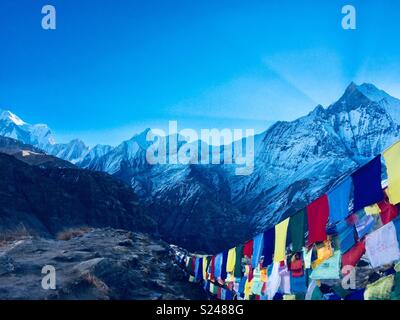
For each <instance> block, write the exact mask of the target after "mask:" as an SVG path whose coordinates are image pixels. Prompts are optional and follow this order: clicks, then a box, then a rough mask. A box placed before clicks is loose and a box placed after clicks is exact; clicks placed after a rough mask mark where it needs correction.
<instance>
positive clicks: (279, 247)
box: [274, 218, 289, 262]
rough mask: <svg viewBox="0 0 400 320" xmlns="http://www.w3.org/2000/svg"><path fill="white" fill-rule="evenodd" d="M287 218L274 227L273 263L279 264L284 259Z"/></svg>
mask: <svg viewBox="0 0 400 320" xmlns="http://www.w3.org/2000/svg"><path fill="white" fill-rule="evenodd" d="M288 225H289V218H287V219H286V220H284V221H282V222H281V223H279V224H277V225H276V226H275V251H274V262H280V261H283V260H285V258H286V235H287V229H288Z"/></svg>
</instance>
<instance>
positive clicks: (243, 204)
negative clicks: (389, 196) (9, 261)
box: [0, 83, 400, 253]
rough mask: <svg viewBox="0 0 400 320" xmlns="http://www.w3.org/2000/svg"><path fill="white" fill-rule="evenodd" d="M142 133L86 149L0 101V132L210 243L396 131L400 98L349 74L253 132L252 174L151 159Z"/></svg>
mask: <svg viewBox="0 0 400 320" xmlns="http://www.w3.org/2000/svg"><path fill="white" fill-rule="evenodd" d="M146 134H147V131H145V132H143V133H141V134H138V135H136V136H134V137H133V138H132V139H130V140H127V141H124V142H122V143H121V144H120V145H118V146H116V147H111V146H105V145H98V146H95V147H94V148H92V149H90V148H88V147H87V146H86V145H85V144H84V143H83V142H82V141H80V140H73V141H71V142H70V143H67V144H56V143H55V139H54V137H53V136H52V134H51V131H50V130H49V128H48V127H47V126H46V125H30V124H27V123H25V122H24V121H23V120H21V119H20V118H19V117H18V116H16V115H14V114H12V113H11V112H9V111H0V135H2V136H5V137H11V138H14V139H17V140H19V141H21V142H23V143H25V144H29V145H32V146H34V147H36V148H39V149H42V150H44V151H45V152H46V153H48V154H50V155H53V156H56V157H57V158H61V159H63V160H67V161H70V162H72V163H74V164H75V165H76V166H77V167H80V168H84V169H89V170H95V171H104V172H107V173H109V174H111V175H113V176H114V177H117V178H119V179H122V180H123V181H125V182H127V183H128V184H129V185H130V186H131V187H132V189H133V190H134V192H135V193H136V194H137V195H138V196H139V198H140V201H141V203H142V205H143V207H145V208H144V209H145V210H146V212H148V213H149V215H151V218H152V219H154V220H155V221H156V223H157V225H158V230H159V232H160V234H161V236H162V237H163V238H164V240H166V241H167V242H170V243H175V244H178V245H180V246H183V247H185V248H187V249H189V250H192V251H196V250H197V251H198V250H202V251H207V252H210V253H216V252H217V251H218V250H222V249H224V248H227V247H229V246H231V245H232V246H233V245H235V244H237V243H239V242H242V241H243V240H245V239H247V238H248V237H250V236H251V235H252V234H254V233H255V232H257V231H261V230H263V229H265V228H267V227H269V226H271V225H272V224H274V223H276V222H277V221H278V220H279V219H281V218H282V217H283V216H286V215H288V214H290V213H292V212H294V211H295V210H298V209H300V208H302V207H303V206H305V205H306V204H307V203H308V202H309V201H311V200H313V199H314V198H316V197H317V196H318V195H320V194H322V193H323V192H325V191H326V190H327V188H328V187H329V186H331V185H332V184H333V183H335V181H336V180H337V179H338V178H340V177H341V176H343V175H344V174H346V173H348V172H349V171H351V170H354V169H355V168H357V167H359V166H360V165H362V164H363V163H365V162H366V161H368V160H369V159H370V158H371V157H373V156H374V155H376V154H378V153H380V152H381V151H383V150H384V149H385V148H386V147H387V146H389V145H390V144H392V143H393V142H395V141H396V140H398V139H399V138H400V100H398V99H396V98H394V97H392V96H390V95H388V94H387V93H386V92H384V91H382V90H379V89H378V88H376V87H375V86H374V85H372V84H362V85H359V86H357V85H356V84H354V83H351V84H350V85H349V86H348V87H347V89H346V91H345V92H344V94H343V95H342V97H340V98H339V100H338V101H336V102H335V103H333V104H332V105H330V106H328V107H323V106H321V105H319V106H317V107H316V108H315V109H314V110H313V111H312V112H310V113H309V114H308V115H306V116H304V117H301V118H299V119H297V120H295V121H291V122H283V121H280V122H277V123H275V124H274V125H273V126H271V127H270V128H269V129H268V130H266V131H265V132H263V133H262V134H259V135H257V136H256V137H255V147H256V150H255V169H254V173H253V174H252V175H249V176H237V175H235V173H234V166H232V165H155V166H152V165H149V164H148V163H147V161H146V157H145V155H146V148H147V147H148V142H147V141H146V139H145V137H146Z"/></svg>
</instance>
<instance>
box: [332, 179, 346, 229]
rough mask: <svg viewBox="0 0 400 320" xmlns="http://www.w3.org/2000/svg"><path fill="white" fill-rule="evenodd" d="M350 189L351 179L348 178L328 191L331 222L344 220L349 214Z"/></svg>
mask: <svg viewBox="0 0 400 320" xmlns="http://www.w3.org/2000/svg"><path fill="white" fill-rule="evenodd" d="M350 189H351V179H350V178H346V179H345V180H344V181H343V182H342V183H341V184H340V185H338V186H337V187H335V188H334V189H333V190H332V191H330V192H329V193H328V202H329V222H330V223H336V222H339V221H342V220H344V219H346V217H347V216H348V215H349V200H350Z"/></svg>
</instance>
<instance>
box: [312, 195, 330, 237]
mask: <svg viewBox="0 0 400 320" xmlns="http://www.w3.org/2000/svg"><path fill="white" fill-rule="evenodd" d="M328 218H329V204H328V197H327V195H326V194H325V195H323V196H322V197H321V198H319V199H317V200H315V201H314V202H312V203H311V204H309V205H308V206H307V219H308V245H312V244H313V243H315V242H321V241H325V240H326V239H327V236H326V225H327V223H328Z"/></svg>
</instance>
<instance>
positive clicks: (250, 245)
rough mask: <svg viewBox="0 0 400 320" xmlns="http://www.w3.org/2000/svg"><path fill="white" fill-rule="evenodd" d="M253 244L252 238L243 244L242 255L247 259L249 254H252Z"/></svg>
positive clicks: (249, 256)
mask: <svg viewBox="0 0 400 320" xmlns="http://www.w3.org/2000/svg"><path fill="white" fill-rule="evenodd" d="M253 244H254V241H253V239H251V240H249V241H247V242H246V243H245V244H244V248H243V255H244V256H245V257H248V258H249V259H251V256H252V255H253Z"/></svg>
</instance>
